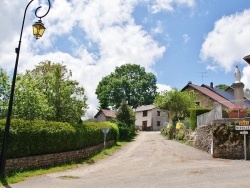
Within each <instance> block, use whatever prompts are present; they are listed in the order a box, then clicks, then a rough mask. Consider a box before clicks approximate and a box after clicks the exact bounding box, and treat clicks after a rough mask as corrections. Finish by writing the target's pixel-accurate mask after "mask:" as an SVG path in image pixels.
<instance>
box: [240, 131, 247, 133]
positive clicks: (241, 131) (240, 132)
mask: <svg viewBox="0 0 250 188" xmlns="http://www.w3.org/2000/svg"><path fill="white" fill-rule="evenodd" d="M240 134H248V131H240Z"/></svg>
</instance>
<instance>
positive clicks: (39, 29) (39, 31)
mask: <svg viewBox="0 0 250 188" xmlns="http://www.w3.org/2000/svg"><path fill="white" fill-rule="evenodd" d="M32 28H33V35H34V36H35V38H36V39H39V38H40V37H42V36H43V33H44V31H45V29H46V28H45V27H44V25H43V23H42V20H41V19H40V20H38V21H37V22H36V23H34V24H33V25H32Z"/></svg>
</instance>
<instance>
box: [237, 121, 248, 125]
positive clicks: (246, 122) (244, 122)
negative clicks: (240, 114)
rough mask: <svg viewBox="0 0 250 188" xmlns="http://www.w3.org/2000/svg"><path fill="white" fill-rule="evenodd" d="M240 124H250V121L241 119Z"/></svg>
mask: <svg viewBox="0 0 250 188" xmlns="http://www.w3.org/2000/svg"><path fill="white" fill-rule="evenodd" d="M239 125H249V121H245V120H244V121H239Z"/></svg>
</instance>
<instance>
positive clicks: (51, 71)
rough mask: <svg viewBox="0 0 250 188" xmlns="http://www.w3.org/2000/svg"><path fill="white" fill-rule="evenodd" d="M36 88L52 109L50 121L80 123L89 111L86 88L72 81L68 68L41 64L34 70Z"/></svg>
mask: <svg viewBox="0 0 250 188" xmlns="http://www.w3.org/2000/svg"><path fill="white" fill-rule="evenodd" d="M30 73H31V75H32V77H33V79H35V80H36V87H37V88H38V89H39V91H40V92H41V93H43V94H44V95H45V96H46V99H47V101H48V105H49V106H50V107H51V108H52V113H51V115H52V116H50V119H49V120H53V121H62V122H78V121H80V119H81V117H82V116H83V115H84V114H85V111H86V109H87V104H86V100H87V97H86V96H85V94H84V88H83V87H79V86H78V85H79V83H78V82H77V81H74V80H71V77H72V73H71V71H69V70H68V69H67V68H66V66H64V65H62V64H59V63H51V62H50V61H44V62H41V63H40V64H39V65H38V66H36V67H35V69H34V70H32V71H31V72H30Z"/></svg>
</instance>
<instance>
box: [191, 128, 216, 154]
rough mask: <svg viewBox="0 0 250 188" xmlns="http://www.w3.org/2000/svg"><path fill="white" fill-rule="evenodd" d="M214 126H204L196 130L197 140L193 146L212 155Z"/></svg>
mask: <svg viewBox="0 0 250 188" xmlns="http://www.w3.org/2000/svg"><path fill="white" fill-rule="evenodd" d="M212 137H213V135H212V125H203V126H200V127H198V128H197V129H196V131H195V140H194V142H193V146H194V147H196V148H198V149H200V150H203V151H206V152H208V153H211V146H212V145H211V143H212V140H213V139H212Z"/></svg>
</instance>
